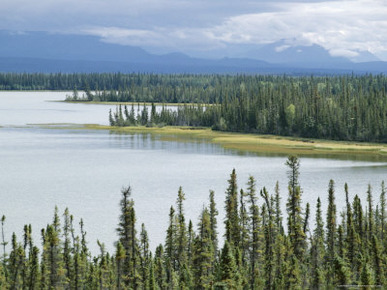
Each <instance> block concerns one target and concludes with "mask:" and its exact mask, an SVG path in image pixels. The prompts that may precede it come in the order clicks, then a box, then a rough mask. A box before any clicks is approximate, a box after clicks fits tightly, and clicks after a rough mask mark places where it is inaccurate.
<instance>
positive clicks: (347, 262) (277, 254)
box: [0, 156, 387, 289]
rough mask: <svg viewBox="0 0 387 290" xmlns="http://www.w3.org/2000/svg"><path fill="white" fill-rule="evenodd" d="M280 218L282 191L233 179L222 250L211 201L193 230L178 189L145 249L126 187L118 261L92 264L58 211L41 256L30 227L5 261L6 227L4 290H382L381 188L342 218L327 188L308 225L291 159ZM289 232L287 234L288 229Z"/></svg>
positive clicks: (0, 276) (110, 257) (386, 253)
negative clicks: (162, 233) (159, 232)
mask: <svg viewBox="0 0 387 290" xmlns="http://www.w3.org/2000/svg"><path fill="white" fill-rule="evenodd" d="M286 165H287V167H288V190H287V191H288V198H287V201H286V214H285V215H283V213H282V212H281V194H280V189H279V186H278V183H277V185H276V187H275V189H274V192H273V193H269V192H268V190H267V189H266V188H265V187H263V188H262V189H260V190H257V185H256V180H255V179H254V177H252V176H251V177H249V179H248V182H247V186H246V188H245V189H241V188H239V187H238V185H237V176H236V172H235V170H233V171H232V173H231V175H230V179H229V180H228V187H227V190H226V192H225V204H224V207H225V217H224V226H225V234H224V237H223V238H224V242H222V245H220V243H219V242H218V241H220V240H222V239H220V237H218V230H217V229H218V226H219V224H220V223H221V222H219V221H218V220H217V219H218V217H217V215H218V211H217V205H216V204H215V199H214V194H215V193H214V192H213V191H210V194H209V204H208V205H207V206H206V207H204V208H203V210H202V211H201V213H200V216H199V218H198V221H197V222H192V221H191V220H190V221H187V220H186V218H185V214H184V207H185V205H184V200H185V194H184V192H183V190H182V188H181V187H180V188H179V190H178V195H177V201H176V205H175V207H174V206H171V208H170V212H169V223H168V227H167V229H166V237H165V242H164V244H163V245H162V244H160V245H159V246H158V247H157V248H156V249H155V251H151V249H150V248H149V237H148V234H147V231H146V229H145V226H144V224H142V225H141V227H140V228H138V225H137V224H136V212H135V207H134V201H133V199H132V197H131V188H130V187H126V188H123V189H122V191H121V193H122V197H121V201H120V214H119V223H118V226H117V233H118V240H117V242H116V243H115V252H114V253H108V252H106V251H105V248H104V244H103V243H100V242H98V245H99V247H100V253H99V254H98V255H96V256H93V257H92V256H91V254H90V252H89V249H88V247H87V244H88V243H87V242H86V231H85V229H84V225H83V222H82V220H81V222H80V234H79V235H77V234H76V232H78V231H75V229H74V218H73V216H72V215H71V214H70V213H69V211H68V210H67V209H66V210H65V212H64V214H63V218H62V220H61V219H60V216H59V213H58V210H57V208H56V209H55V214H54V219H53V221H52V223H50V224H49V225H47V227H46V228H45V229H42V231H41V237H42V247H40V248H39V247H38V246H37V245H36V244H35V242H34V241H33V240H32V235H31V233H32V231H31V226H30V225H26V226H25V227H24V236H23V237H22V238H21V239H19V240H18V239H17V237H16V235H15V234H13V235H12V240H11V244H10V248H11V249H10V253H9V254H8V253H6V251H5V246H6V244H7V242H6V241H5V238H4V237H5V235H4V228H6V226H5V217H4V216H3V218H2V220H1V221H2V245H3V247H4V248H3V249H4V252H3V255H2V256H1V263H0V288H1V289H333V288H335V287H344V285H347V286H346V287H350V286H348V285H353V287H355V288H363V289H370V288H371V287H386V285H387V284H386V283H387V281H386V278H387V232H386V231H387V221H386V196H385V195H386V188H385V185H384V183H382V185H381V191H380V198H378V200H379V201H378V203H377V205H376V206H375V204H374V197H373V193H372V189H371V187H368V190H367V202H366V204H365V205H362V203H361V201H360V198H359V197H358V196H357V195H355V196H354V198H353V200H352V201H350V198H349V195H350V194H349V189H348V186H347V185H345V187H344V193H345V197H346V199H345V200H346V202H345V205H344V208H343V210H342V211H341V212H339V211H338V210H337V208H336V204H335V185H334V182H333V181H332V180H331V181H329V185H328V199H327V206H326V207H325V209H326V211H325V216H323V205H322V201H321V200H320V198H317V197H316V198H317V201H316V205H315V206H316V211H315V213H314V215H315V218H314V224H313V225H311V222H310V220H311V215H312V212H311V207H310V205H309V204H306V206H305V208H303V206H302V198H301V195H302V193H303V192H302V190H301V187H300V184H299V166H300V163H299V160H298V158H297V157H294V156H290V157H289V158H288V159H287V161H286ZM284 223H286V227H284Z"/></svg>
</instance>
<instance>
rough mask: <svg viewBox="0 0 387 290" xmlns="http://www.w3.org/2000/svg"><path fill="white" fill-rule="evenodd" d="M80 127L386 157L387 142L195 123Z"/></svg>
mask: <svg viewBox="0 0 387 290" xmlns="http://www.w3.org/2000/svg"><path fill="white" fill-rule="evenodd" d="M77 128H78V129H89V130H109V131H112V132H117V133H142V134H152V135H155V136H156V135H157V136H159V138H160V139H161V140H164V141H179V142H195V141H205V142H209V143H214V144H218V145H220V146H222V147H223V148H225V149H232V150H237V151H241V152H250V153H267V154H284V155H288V154H298V155H337V156H339V155H367V156H368V157H378V159H382V160H383V161H387V144H376V143H356V142H346V141H331V140H320V139H307V138H296V137H282V136H274V135H256V134H243V133H231V132H219V131H212V130H211V129H209V128H192V127H169V126H167V127H162V128H159V127H144V126H133V127H111V126H103V125H93V124H88V125H84V126H83V127H77Z"/></svg>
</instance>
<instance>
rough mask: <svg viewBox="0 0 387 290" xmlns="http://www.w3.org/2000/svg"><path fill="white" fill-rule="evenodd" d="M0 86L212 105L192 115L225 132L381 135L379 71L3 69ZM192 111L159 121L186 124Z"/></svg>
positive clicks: (385, 124) (385, 100)
mask: <svg viewBox="0 0 387 290" xmlns="http://www.w3.org/2000/svg"><path fill="white" fill-rule="evenodd" d="M0 89H1V90H10V89H19V90H27V89H29V90H31V89H32V90H37V89H46V90H73V89H74V93H73V95H72V96H69V97H68V100H69V101H95V102H100V101H109V102H158V103H185V104H187V103H189V104H216V105H214V106H207V107H206V110H205V111H206V112H205V113H203V112H200V111H199V112H192V110H190V114H193V115H197V117H196V118H197V120H195V122H194V123H197V124H199V125H200V126H202V125H203V126H210V127H213V128H215V129H219V130H225V131H237V132H249V133H260V134H275V135H286V136H301V137H310V138H323V139H333V140H348V141H368V142H387V94H386V91H387V77H386V76H384V75H359V76H358V75H344V76H325V77H322V76H299V77H295V76H267V75H192V74H177V75H163V74H121V73H115V74H113V73H105V74H80V73H76V74H15V73H3V74H0ZM78 90H82V91H84V92H85V95H84V97H83V96H82V95H80V94H79V93H78ZM198 110H200V109H198ZM186 113H187V111H186ZM190 114H189V115H185V116H184V118H183V120H181V118H180V119H179V120H177V121H176V120H173V121H172V120H166V121H165V120H163V122H165V123H171V124H173V123H190V122H193V121H192V116H191V115H190Z"/></svg>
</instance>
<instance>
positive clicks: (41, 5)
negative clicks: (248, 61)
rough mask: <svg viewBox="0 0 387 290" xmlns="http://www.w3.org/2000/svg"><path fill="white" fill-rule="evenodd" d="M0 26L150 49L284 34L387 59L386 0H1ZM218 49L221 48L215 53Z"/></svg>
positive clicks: (233, 48) (206, 48) (189, 49)
mask: <svg viewBox="0 0 387 290" xmlns="http://www.w3.org/2000/svg"><path fill="white" fill-rule="evenodd" d="M0 1H1V5H0V7H1V9H0V29H2V30H9V31H12V32H14V33H22V32H26V31H47V32H51V33H72V34H74V33H75V34H89V35H95V36H98V37H100V38H101V40H103V41H106V42H112V43H120V44H126V45H135V46H141V47H143V48H145V49H147V50H148V51H151V52H160V53H165V52H172V51H181V52H185V53H188V54H190V55H197V56H198V55H200V56H203V55H206V54H207V55H214V54H221V53H222V51H224V53H225V54H226V52H227V53H230V52H231V53H232V52H234V53H236V52H238V51H239V50H243V49H244V48H246V47H254V46H259V45H262V44H267V43H272V42H276V41H279V40H284V42H285V43H286V44H287V45H299V44H301V45H310V44H318V45H321V46H323V47H324V48H326V49H327V50H329V52H330V53H331V55H334V56H349V57H355V56H356V55H357V54H358V52H359V51H369V52H371V53H373V54H374V55H376V56H377V57H379V58H380V59H383V60H387V0H359V1H354V0H341V1H338V0H333V1H317V0H316V1H306V0H305V1H303V0H300V1H290V0H282V1H281V0H270V1H263V0H252V1H247V0H232V1H230V0H35V1H31V0H0ZM220 56H221V55H220Z"/></svg>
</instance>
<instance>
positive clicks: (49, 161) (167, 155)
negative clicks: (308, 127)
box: [0, 92, 387, 254]
mask: <svg viewBox="0 0 387 290" xmlns="http://www.w3.org/2000/svg"><path fill="white" fill-rule="evenodd" d="M66 94H70V93H66V92H0V104H1V105H0V126H2V127H0V162H1V166H0V185H1V187H0V188H1V189H0V215H3V214H4V215H5V216H6V217H7V220H6V225H5V231H6V236H7V239H8V241H10V238H11V234H12V231H16V232H17V233H18V235H19V237H21V234H22V228H23V225H24V224H26V223H31V224H32V228H33V231H34V233H35V234H34V237H35V242H36V243H39V244H40V236H39V232H40V229H41V228H43V227H45V225H46V224H47V223H49V222H51V220H52V216H53V212H54V207H55V205H57V206H58V208H59V212H60V213H61V214H62V213H63V211H64V209H65V208H66V207H68V208H69V209H70V212H71V214H73V215H74V220H75V222H76V223H78V222H79V220H80V218H83V220H84V223H85V228H86V231H87V239H88V242H89V247H90V248H91V250H92V252H93V253H94V254H96V253H97V243H96V240H97V239H99V240H100V241H101V242H104V243H105V244H106V247H107V249H108V250H109V251H112V250H113V243H114V241H116V240H117V235H116V232H115V228H116V226H117V223H118V216H119V200H120V198H121V195H120V190H121V188H122V187H123V186H128V185H130V186H131V187H132V190H133V191H132V192H133V194H132V196H133V198H134V200H135V207H136V214H137V218H138V222H137V227H138V230H140V226H141V223H145V226H146V228H147V230H148V234H149V236H150V239H151V247H152V248H153V249H154V248H155V246H156V245H157V244H159V243H163V242H164V238H165V231H166V229H167V222H168V213H169V208H170V206H171V205H175V202H176V197H177V191H178V188H179V186H182V187H183V191H184V192H185V194H186V201H185V213H186V219H187V220H189V219H192V221H193V223H194V225H195V227H196V224H197V218H198V216H199V214H200V211H201V210H202V208H203V207H204V206H205V205H207V204H208V195H209V190H210V189H212V190H214V191H215V194H216V202H217V205H218V210H219V212H220V215H219V217H218V224H219V225H218V226H219V230H220V231H221V232H223V213H224V210H223V207H224V192H225V190H226V188H227V180H228V179H229V175H230V173H231V171H232V169H233V168H235V169H236V172H237V175H238V182H239V186H240V187H243V188H245V187H246V182H247V179H248V177H249V175H253V176H254V177H255V178H256V179H257V184H258V188H261V187H263V186H266V188H267V189H268V190H269V192H270V193H273V188H274V186H275V183H276V181H277V180H279V181H280V188H281V193H282V208H283V211H285V203H286V199H287V190H286V188H287V177H286V170H287V169H286V166H285V165H284V163H285V161H286V157H284V156H270V157H268V156H257V155H252V154H244V155H241V154H238V153H237V152H234V151H230V150H224V149H223V148H221V147H220V146H217V145H214V144H208V143H204V142H192V143H189V142H184V143H180V142H171V141H161V140H160V139H159V138H158V137H157V136H152V135H149V134H115V133H111V132H110V131H108V130H106V131H92V130H90V131H89V130H74V129H73V130H71V129H43V128H41V127H38V126H26V125H27V124H42V123H79V124H83V123H98V124H107V123H108V111H109V108H112V109H115V106H106V105H85V104H69V103H62V102H52V101H55V100H63V99H64V98H65V96H66ZM386 174H387V164H386V163H385V162H380V161H356V160H336V159H331V158H330V159H326V158H310V157H303V158H301V176H300V182H301V186H302V188H303V201H304V204H305V203H306V202H310V203H311V205H312V207H311V209H312V213H313V214H312V215H313V216H314V211H315V207H314V206H315V203H316V200H317V197H319V196H320V198H321V199H322V202H323V208H324V209H325V208H326V207H327V188H328V183H329V180H330V179H334V180H335V184H336V202H337V205H338V206H337V208H338V210H340V209H341V208H343V206H344V201H345V196H344V190H343V188H344V183H345V182H347V183H348V185H349V189H350V197H351V199H352V198H353V197H354V195H355V194H358V195H360V197H361V198H362V200H363V204H365V202H366V200H365V196H366V194H365V193H366V190H367V185H368V184H371V185H372V187H373V193H374V199H375V201H374V204H375V205H376V204H377V203H378V197H379V195H380V183H381V181H382V180H386V181H387V175H386Z"/></svg>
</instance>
